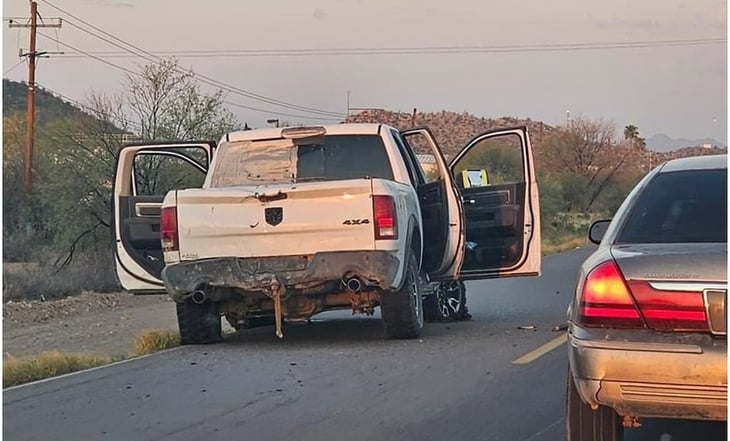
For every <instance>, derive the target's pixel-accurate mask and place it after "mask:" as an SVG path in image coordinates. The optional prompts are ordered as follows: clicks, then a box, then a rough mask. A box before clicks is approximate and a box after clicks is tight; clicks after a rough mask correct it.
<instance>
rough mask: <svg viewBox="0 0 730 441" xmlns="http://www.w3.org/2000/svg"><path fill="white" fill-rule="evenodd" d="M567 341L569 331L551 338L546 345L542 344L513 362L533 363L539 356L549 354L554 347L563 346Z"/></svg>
mask: <svg viewBox="0 0 730 441" xmlns="http://www.w3.org/2000/svg"><path fill="white" fill-rule="evenodd" d="M566 341H568V333H567V332H566V333H564V334H562V335H561V336H559V337H557V338H554V339H552V340H550V341H549V342H547V343H545V344H544V345H542V346H540V347H539V348H537V349H535V350H533V351H530V352H528V353H527V354H525V355H523V356H522V357H520V358H518V359H517V360H515V361H513V362H512V364H527V363H532V362H533V361H535V360H537V359H538V358H540V357H542V356H543V355H545V354H547V353H548V352H550V351H552V350H553V349H555V348H557V347H559V346H561V345H562V344H563V343H565V342H566Z"/></svg>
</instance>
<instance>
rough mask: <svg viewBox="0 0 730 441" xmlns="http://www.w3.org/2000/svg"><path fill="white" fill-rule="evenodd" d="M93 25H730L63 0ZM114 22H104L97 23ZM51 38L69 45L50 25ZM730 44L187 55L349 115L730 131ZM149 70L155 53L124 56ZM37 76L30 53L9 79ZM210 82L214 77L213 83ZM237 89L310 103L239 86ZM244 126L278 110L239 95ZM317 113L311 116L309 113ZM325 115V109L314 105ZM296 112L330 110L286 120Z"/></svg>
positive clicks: (219, 39) (468, 38) (414, 3)
mask: <svg viewBox="0 0 730 441" xmlns="http://www.w3.org/2000/svg"><path fill="white" fill-rule="evenodd" d="M51 3H52V4H54V5H56V6H58V7H60V8H62V9H64V10H65V11H67V12H69V13H71V14H73V15H75V16H77V17H78V18H79V19H83V20H85V21H87V22H89V23H90V24H93V25H94V26H96V27H98V28H100V29H102V30H104V31H106V32H108V33H110V34H112V35H114V36H116V37H118V38H120V39H122V40H124V41H127V42H129V43H132V44H134V45H136V46H138V47H141V48H143V49H145V50H148V51H151V52H158V51H170V50H211V49H214V50H215V49H218V50H221V49H292V48H299V49H301V48H320V49H324V48H343V49H350V48H363V47H367V48H393V47H432V46H501V45H507V46H509V45H520V44H523V45H525V44H526V45H535V44H563V43H569V44H572V43H579V44H584V43H622V42H637V41H655V40H690V39H692V40H693V39H703V38H718V37H720V38H725V37H727V2H726V1H718V0H641V1H638V0H611V1H605V0H602V1H599V0H551V1H545V0H523V1H519V2H518V1H513V2H506V1H505V2H495V1H483V0H482V1H477V0H470V1H466V0H450V1H434V0H398V1H397V2H396V1H393V0H389V1H386V0H279V1H268V2H264V1H261V2H254V1H238V0H217V1H188V0H145V1H141V0H51ZM28 9H29V6H28V2H27V1H26V0H6V1H4V2H3V16H4V17H5V18H7V17H25V16H27V15H28ZM39 12H40V13H41V15H42V16H43V17H44V18H52V17H63V18H64V19H68V22H67V23H64V26H63V28H61V29H58V30H56V29H45V30H43V31H42V32H43V33H45V34H47V35H49V36H52V37H54V38H55V37H56V36H57V38H58V40H59V41H61V42H63V43H66V44H70V45H72V46H75V47H77V48H78V49H81V50H83V51H86V52H92V53H97V52H100V51H119V49H118V48H115V47H113V46H110V45H109V44H107V43H105V42H103V41H101V40H99V39H97V38H95V37H93V36H90V35H88V34H85V33H83V32H82V31H80V30H78V29H76V28H75V27H73V26H72V23H73V24H76V25H80V26H82V27H85V26H83V25H82V23H80V22H79V21H78V20H75V19H72V18H70V17H67V16H65V15H64V14H63V13H61V12H59V11H58V10H55V9H54V8H53V7H51V6H50V5H49V4H47V3H45V2H44V1H42V0H41V1H39ZM3 26H4V28H3V72H6V71H7V70H8V69H10V68H11V67H13V66H14V65H16V63H18V61H19V59H18V56H17V54H18V48H19V47H20V48H23V49H24V50H27V49H28V32H27V31H26V30H17V29H8V27H7V22H4V23H3ZM93 32H94V33H97V34H98V31H93ZM38 49H39V50H47V51H56V50H64V51H67V52H69V49H67V48H64V47H62V46H56V43H54V42H53V41H51V40H48V39H46V38H44V37H41V36H39V38H38ZM727 53H728V52H727V45H726V44H725V43H722V44H717V43H715V44H710V45H696V46H683V47H652V48H631V49H604V50H585V51H575V50H572V51H566V52H517V53H514V52H512V53H468V54H464V53H462V54H447V55H444V54H417V55H382V54H381V55H369V56H352V55H349V56H299V57H291V56H289V57H286V56H278V57H235V56H221V57H216V58H187V57H179V58H180V61H181V64H182V65H183V66H185V67H192V68H193V70H195V71H196V72H199V73H202V74H204V75H207V76H209V77H211V78H214V79H216V80H218V81H222V82H224V83H227V84H230V85H232V86H235V87H238V88H241V89H245V90H247V91H250V92H254V93H256V94H259V95H263V96H266V97H271V98H274V99H277V100H280V101H286V102H288V103H293V104H297V105H301V106H307V107H311V108H317V109H325V110H331V111H336V112H342V113H343V114H344V113H345V111H346V108H347V91H348V90H350V91H351V94H350V105H351V106H352V107H380V108H386V109H390V110H401V111H410V110H411V109H413V108H414V107H416V108H418V109H419V110H422V111H440V110H451V111H456V112H462V111H467V112H470V113H473V114H475V115H478V116H485V117H500V116H515V117H530V118H532V119H538V120H543V121H545V122H547V123H549V124H562V123H563V122H564V121H565V118H566V111H570V114H571V116H577V115H581V116H583V117H587V118H604V119H608V120H614V121H615V122H616V124H617V126H618V127H619V128H622V127H623V126H624V125H626V124H635V125H637V126H638V127H639V130H640V132H641V134H642V135H643V136H645V137H649V136H651V135H654V134H656V133H666V134H667V135H669V136H671V137H674V138H679V137H684V138H701V137H705V136H709V137H713V138H715V139H717V140H718V141H720V142H723V143H727V96H728V95H727V84H728V83H727ZM108 61H110V62H113V63H115V64H118V65H120V66H123V67H127V68H130V69H135V66H136V65H137V64H139V63H142V62H143V61H142V60H141V59H134V58H108ZM124 75H125V73H124V72H122V71H120V70H118V69H116V68H113V67H110V66H106V65H104V64H102V63H100V62H98V61H95V60H93V59H89V58H64V55H56V56H53V57H51V58H49V59H43V60H41V61H40V65H39V69H38V73H37V81H38V83H40V84H41V85H44V86H46V87H49V88H50V89H53V90H55V91H58V92H60V93H62V94H63V95H66V96H69V97H72V98H75V99H77V100H82V101H83V100H84V99H85V97H86V96H87V95H88V93H89V91H90V90H92V89H94V90H96V91H99V92H113V91H115V90H118V89H119V87H120V83H121V81H122V79H123V77H124ZM3 76H4V77H8V78H11V79H14V80H24V79H26V78H27V69H26V68H25V66H24V65H21V66H18V67H16V68H15V69H13V70H12V71H11V72H10V73H9V74H7V75H3ZM206 87H207V86H206ZM227 100H228V101H231V102H235V103H239V104H244V105H248V106H253V107H258V108H264V109H270V110H272V111H279V112H285V113H299V114H302V113H303V112H298V111H294V110H291V109H285V108H281V107H276V106H272V105H270V104H266V103H261V102H257V101H255V100H252V99H250V98H246V97H243V96H238V95H235V94H229V95H228V97H227ZM231 110H232V111H233V112H234V113H235V114H236V116H237V117H238V118H239V119H240V121H241V122H248V123H249V124H250V125H252V126H257V127H261V126H265V125H266V124H265V121H266V119H267V118H276V117H277V115H274V114H273V113H262V112H254V111H249V110H244V109H240V108H234V107H231ZM305 114H306V113H305ZM309 116H312V115H311V114H309ZM278 117H279V118H281V119H282V120H287V121H290V122H299V121H301V122H316V120H303V119H302V120H298V119H297V118H295V117H287V116H278Z"/></svg>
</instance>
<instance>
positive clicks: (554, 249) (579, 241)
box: [542, 236, 588, 256]
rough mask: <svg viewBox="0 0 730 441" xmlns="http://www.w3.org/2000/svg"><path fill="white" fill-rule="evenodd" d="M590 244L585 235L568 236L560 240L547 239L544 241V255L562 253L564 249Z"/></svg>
mask: <svg viewBox="0 0 730 441" xmlns="http://www.w3.org/2000/svg"><path fill="white" fill-rule="evenodd" d="M587 244H588V239H587V238H585V237H582V236H581V237H567V238H565V239H564V240H562V241H559V242H552V241H545V242H543V243H542V255H543V256H547V255H549V254H556V253H562V252H563V251H568V250H573V249H575V248H578V247H582V246H585V245H587Z"/></svg>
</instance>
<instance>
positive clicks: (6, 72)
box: [3, 60, 25, 75]
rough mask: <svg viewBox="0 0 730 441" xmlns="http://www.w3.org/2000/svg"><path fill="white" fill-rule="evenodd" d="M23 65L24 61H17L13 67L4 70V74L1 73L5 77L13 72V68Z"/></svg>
mask: <svg viewBox="0 0 730 441" xmlns="http://www.w3.org/2000/svg"><path fill="white" fill-rule="evenodd" d="M23 63H25V60H20V61H18V62H17V63H16V64H14V65H13V67H11V68H9V69H8V70H6V71H5V72H3V75H7V74H9V73H10V72H12V71H13V70H15V68H17V67H18V66H20V65H21V64H23Z"/></svg>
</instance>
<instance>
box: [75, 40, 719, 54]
mask: <svg viewBox="0 0 730 441" xmlns="http://www.w3.org/2000/svg"><path fill="white" fill-rule="evenodd" d="M723 43H727V39H726V38H696V39H681V40H643V41H623V42H596V43H552V44H550V43H542V44H513V45H491V46H423V47H391V48H373V47H370V48H368V47H361V48H290V49H198V50H169V51H158V52H155V53H156V54H157V55H159V56H179V57H187V58H216V57H279V56H286V57H292V56H347V55H350V56H353V55H354V56H362V55H433V54H469V53H524V52H571V51H586V50H605V49H638V48H650V47H681V46H700V45H710V44H723ZM94 54H96V55H100V56H104V57H107V58H129V57H130V56H131V55H129V54H126V53H124V52H120V51H101V52H94ZM74 56H75V55H74V54H68V55H67V56H66V58H73V57H74Z"/></svg>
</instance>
